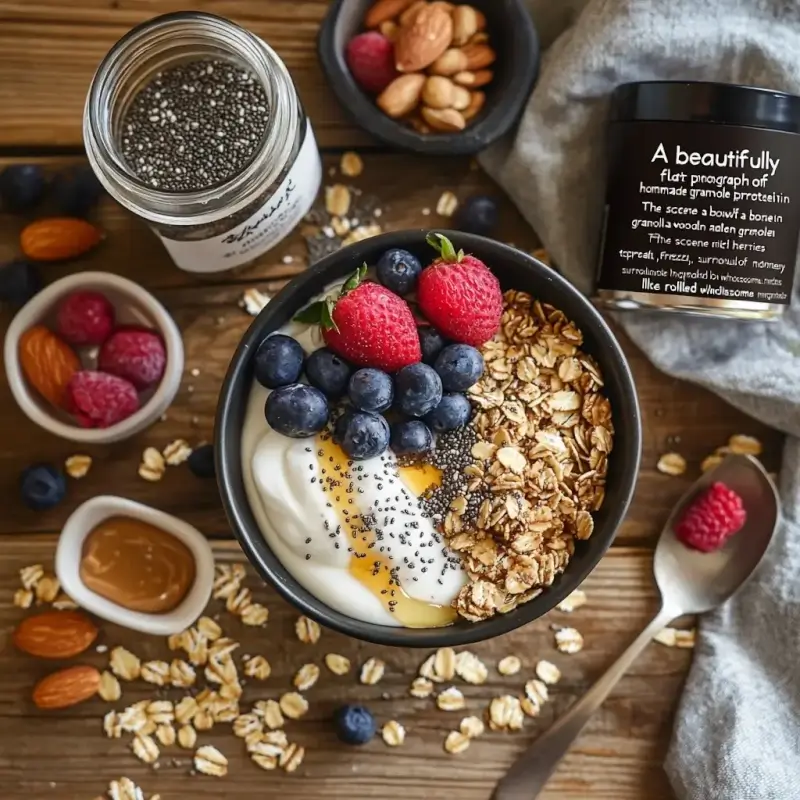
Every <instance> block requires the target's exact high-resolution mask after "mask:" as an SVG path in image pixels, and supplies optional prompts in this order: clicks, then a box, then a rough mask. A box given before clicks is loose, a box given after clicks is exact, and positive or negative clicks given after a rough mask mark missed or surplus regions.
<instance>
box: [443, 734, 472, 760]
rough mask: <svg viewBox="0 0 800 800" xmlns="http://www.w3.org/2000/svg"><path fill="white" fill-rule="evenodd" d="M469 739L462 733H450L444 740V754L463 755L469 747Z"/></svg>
mask: <svg viewBox="0 0 800 800" xmlns="http://www.w3.org/2000/svg"><path fill="white" fill-rule="evenodd" d="M471 738H472V737H470V736H468V735H467V734H465V733H463V732H462V731H450V733H448V734H447V736H446V737H445V740H444V749H445V752H447V753H450V755H454V756H455V755H458V754H459V753H463V752H464V751H465V750H466V749H467V748H468V747H469V745H470V739H471Z"/></svg>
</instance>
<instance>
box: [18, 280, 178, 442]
mask: <svg viewBox="0 0 800 800" xmlns="http://www.w3.org/2000/svg"><path fill="white" fill-rule="evenodd" d="M4 356H5V366H6V376H7V378H8V383H9V386H10V387H11V392H12V393H13V395H14V399H15V400H16V401H17V403H18V404H19V406H20V408H21V409H22V410H23V411H24V412H25V414H26V415H27V416H28V417H29V418H30V419H31V420H33V422H35V423H36V424H37V425H39V426H40V427H42V428H44V429H45V430H48V431H50V432H51V433H53V434H55V435H56V436H60V437H62V438H64V439H69V440H71V441H73V442H81V443H86V444H109V443H111V442H118V441H122V440H123V439H127V438H128V437H130V436H133V435H134V434H136V433H138V432H139V431H141V430H143V429H144V428H147V427H148V426H150V425H152V424H153V423H154V422H157V421H158V420H159V418H160V417H161V416H162V415H163V414H164V412H165V411H166V410H167V408H168V407H169V405H170V403H171V402H172V400H173V399H174V397H175V394H176V393H177V391H178V388H179V386H180V381H181V375H182V374H183V341H182V339H181V334H180V331H179V330H178V327H177V325H176V324H175V322H174V320H173V319H172V317H171V316H170V315H169V313H168V312H167V310H166V309H165V308H164V306H162V305H161V303H159V302H158V300H156V299H155V297H153V295H151V294H150V293H149V292H148V291H146V290H145V289H143V288H142V287H141V286H139V285H138V284H137V283H134V282H133V281H130V280H128V279H126V278H122V277H120V276H118V275H112V274H111V273H108V272H79V273H76V274H74V275H70V276H68V277H66V278H62V279H61V280H58V281H56V282H55V283H52V284H50V285H49V286H47V287H46V288H45V289H43V290H42V291H41V292H39V293H38V294H37V295H35V296H34V297H33V298H32V299H31V300H29V301H28V303H26V304H25V305H24V306H23V307H22V309H20V311H19V312H18V313H17V315H16V316H15V317H14V320H13V321H12V323H11V325H10V326H9V328H8V332H7V333H6V339H5V347H4Z"/></svg>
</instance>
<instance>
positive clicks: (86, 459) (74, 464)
mask: <svg viewBox="0 0 800 800" xmlns="http://www.w3.org/2000/svg"><path fill="white" fill-rule="evenodd" d="M91 468H92V457H91V456H84V455H74V456H70V457H69V458H68V459H67V460H66V461H65V462H64V469H65V470H66V473H67V475H69V476H70V478H75V479H76V480H78V479H80V478H85V477H86V475H88V473H89V470H90V469H91Z"/></svg>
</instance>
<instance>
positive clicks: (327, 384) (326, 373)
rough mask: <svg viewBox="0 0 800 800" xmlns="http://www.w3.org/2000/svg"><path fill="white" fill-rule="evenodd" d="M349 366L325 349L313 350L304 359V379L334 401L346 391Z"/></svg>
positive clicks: (349, 371)
mask: <svg viewBox="0 0 800 800" xmlns="http://www.w3.org/2000/svg"><path fill="white" fill-rule="evenodd" d="M350 373H351V369H350V365H349V364H348V363H347V362H346V361H343V360H342V359H341V358H339V356H337V355H336V353H334V352H333V351H331V350H328V348H327V347H321V348H320V349H319V350H315V351H314V352H313V353H312V354H311V355H310V356H309V357H308V358H307V359H306V377H307V378H308V382H309V383H310V384H311V385H312V386H316V387H317V389H319V390H320V391H321V392H323V393H324V394H325V395H327V397H329V398H331V399H335V398H337V397H341V396H342V395H343V394H344V393H345V392H346V391H347V383H348V381H349V380H350Z"/></svg>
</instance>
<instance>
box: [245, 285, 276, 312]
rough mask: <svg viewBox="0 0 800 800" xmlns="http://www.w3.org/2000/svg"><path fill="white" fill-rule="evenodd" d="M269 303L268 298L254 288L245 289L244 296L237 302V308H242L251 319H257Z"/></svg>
mask: <svg viewBox="0 0 800 800" xmlns="http://www.w3.org/2000/svg"><path fill="white" fill-rule="evenodd" d="M269 301H270V297H269V295H267V294H264V293H263V292H260V291H259V290H258V289H256V288H255V287H250V288H249V289H245V292H244V294H243V295H242V297H241V299H240V300H239V307H240V308H243V309H244V310H245V311H246V312H247V313H248V314H249V315H250V316H251V317H257V316H258V315H259V314H260V313H261V312H262V311H263V310H264V309H265V308H266V307H267V304H268V303H269Z"/></svg>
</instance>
